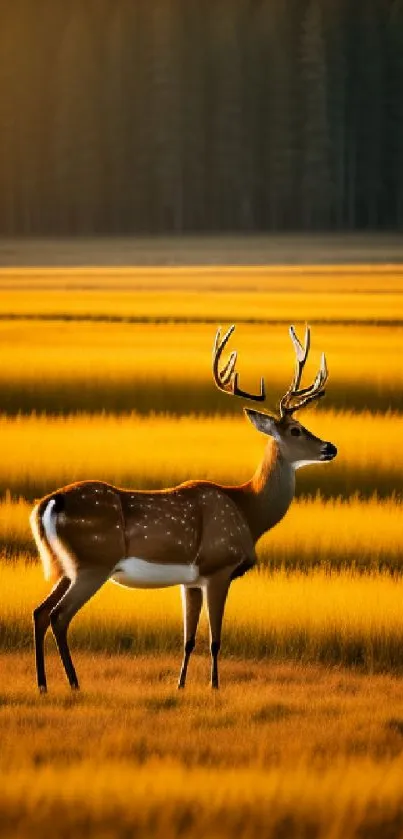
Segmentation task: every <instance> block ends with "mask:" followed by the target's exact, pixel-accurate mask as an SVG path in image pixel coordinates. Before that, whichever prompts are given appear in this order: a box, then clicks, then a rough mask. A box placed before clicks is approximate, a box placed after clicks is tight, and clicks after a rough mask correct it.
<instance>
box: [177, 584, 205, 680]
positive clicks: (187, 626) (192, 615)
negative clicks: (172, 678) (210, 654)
mask: <svg viewBox="0 0 403 839" xmlns="http://www.w3.org/2000/svg"><path fill="white" fill-rule="evenodd" d="M202 601H203V596H202V591H201V589H200V588H186V586H182V602H183V634H184V645H185V646H184V653H183V661H182V667H181V672H180V675H179V681H178V688H184V687H185V684H186V674H187V669H188V664H189V659H190V656H191V655H192V652H193V650H194V648H195V643H196V631H197V625H198V623H199V617H200V610H201V607H202Z"/></svg>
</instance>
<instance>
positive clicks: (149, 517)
mask: <svg viewBox="0 0 403 839" xmlns="http://www.w3.org/2000/svg"><path fill="white" fill-rule="evenodd" d="M234 329H235V325H234V324H233V325H232V326H231V327H230V328H229V329H228V331H227V332H226V333H225V334H224V335H223V336H221V327H220V328H219V329H218V330H217V334H216V337H215V341H214V345H213V364H212V373H213V379H214V382H215V384H216V386H217V387H218V388H219V389H220V390H221V391H223V392H224V393H226V394H229V395H230V396H237V397H241V398H243V399H248V400H249V401H253V402H263V401H264V400H265V398H266V391H265V383H264V379H263V378H261V382H260V393H257V394H253V393H248V392H246V391H244V390H242V389H241V388H240V386H239V374H238V372H237V371H236V369H235V368H236V362H237V352H236V351H235V350H233V351H232V352H231V353H230V355H229V358H228V360H227V361H225V363H223V361H222V355H223V351H224V350H225V347H226V346H227V344H228V341H229V339H230V337H231V335H232V333H233V332H234ZM289 332H290V336H291V339H292V343H293V346H294V350H295V355H296V364H295V371H294V375H293V378H292V382H291V385H290V387H289V388H288V390H287V391H286V393H285V394H284V396H282V398H281V399H280V402H279V410H278V412H277V414H270V413H268V412H263V411H257V410H255V409H252V408H250V407H244V411H245V414H246V416H247V418H248V419H249V420H250V421H251V423H252V425H254V426H255V428H256V429H257V430H258V431H260V432H261V433H262V434H264V435H265V436H266V437H267V438H268V439H267V440H266V446H265V450H264V453H263V458H262V460H261V462H260V463H259V465H258V467H257V469H256V471H255V473H254V474H253V476H252V478H251V479H250V480H248V481H246V483H243V484H240V485H234V486H227V485H225V484H220V483H214V482H212V481H206V480H189V481H186V482H185V483H181V484H179V485H178V486H175V487H172V488H168V489H161V490H153V491H147V490H138V489H120V488H118V487H116V486H113V485H111V484H109V483H106V482H103V481H99V480H85V481H78V482H76V483H72V484H70V485H68V486H65V487H63V488H61V489H58V490H56V491H55V492H53V493H51V494H50V495H46V496H45V497H44V498H42V499H41V500H40V501H39V502H37V503H36V505H35V506H34V508H33V511H32V513H31V516H30V524H31V528H32V532H33V535H34V539H35V542H36V545H37V548H38V551H39V555H40V558H41V561H42V566H43V571H44V576H45V578H46V579H47V580H50V581H53V583H54V586H53V588H52V590H51V592H50V594H49V595H48V596H47V597H46V598H45V600H44V601H43V602H42V603H40V604H39V605H38V606H37V607H36V609H35V610H34V612H33V624H34V644H35V663H36V676H37V685H38V689H39V691H40V692H41V693H45V692H46V690H47V681H46V673H45V658H44V639H45V634H46V632H47V630H48V628H49V627H51V629H52V632H53V635H54V638H55V641H56V645H57V649H58V652H59V655H60V658H61V661H62V664H63V667H64V670H65V673H66V676H67V679H68V681H69V684H70V687H71V688H72V690H77V689H78V688H79V683H78V679H77V674H76V671H75V668H74V664H73V661H72V658H71V654H70V650H69V645H68V639H67V631H68V628H69V625H70V622H71V620H72V618H73V617H74V616H75V615H76V614H77V612H78V611H79V610H80V609H81V608H82V606H84V604H85V603H86V602H87V601H88V600H89V599H90V598H91V597H92V596H93V595H94V594H95V593H96V592H97V591H98V590H99V589H100V588H101V586H103V585H104V583H106V582H107V581H109V580H111V581H113V582H115V583H117V584H119V585H122V586H126V587H129V588H130V587H132V588H164V587H167V586H176V585H180V586H181V591H182V604H183V633H184V649H183V658H182V663H181V668H180V674H179V681H178V688H184V687H185V683H186V677H187V670H188V665H189V660H190V656H191V654H192V652H193V650H194V647H195V642H196V632H197V627H198V622H199V617H200V612H201V608H202V603H203V600H204V601H205V605H206V610H207V616H208V622H209V636H210V655H211V686H212V687H213V688H215V689H217V688H218V686H219V676H218V655H219V652H220V647H221V631H222V623H223V615H224V607H225V603H226V600H227V595H228V591H229V588H230V585H231V583H232V581H233V580H235V579H237V578H239V577H242V576H243V575H244V574H245V573H246V572H248V571H250V570H251V569H252V568H254V567H255V565H256V563H257V554H256V547H255V546H256V543H257V542H258V540H259V539H260V537H261V536H262V535H263V534H264V533H266V532H267V531H268V530H270V529H271V528H272V527H274V526H275V525H276V524H277V523H278V522H279V521H280V520H281V519H282V518H283V517H284V516H285V514H286V512H287V510H288V508H289V506H290V504H291V502H292V500H293V497H294V494H295V473H296V470H297V469H299V468H301V467H303V466H307V465H309V464H316V463H321V462H326V461H330V460H333V458H334V457H335V456H336V454H337V449H336V447H335V446H334V445H333V444H332V443H330V442H326V441H324V440H321V439H319V438H318V437H315V436H314V435H313V434H312V433H311V432H310V431H308V430H307V429H306V428H305V427H304V426H303V425H301V423H300V422H298V420H297V419H296V418H295V414H296V412H297V411H299V410H300V409H301V408H303V407H305V406H306V405H308V404H309V403H312V402H314V401H315V400H318V399H320V398H321V397H323V396H324V394H325V384H326V381H327V378H328V370H327V365H326V359H325V356H324V354H322V357H321V362H320V367H319V371H318V373H317V375H316V378H315V380H314V381H313V383H312V384H311V385H310V386H308V387H300V385H301V377H302V373H303V369H304V365H305V363H306V359H307V357H308V352H309V348H310V329H309V327H308V326H307V327H306V331H305V340H304V344H301V342H300V340H299V339H298V337H297V335H296V332H295V329H294V327H293V326H291V327H290V329H289Z"/></svg>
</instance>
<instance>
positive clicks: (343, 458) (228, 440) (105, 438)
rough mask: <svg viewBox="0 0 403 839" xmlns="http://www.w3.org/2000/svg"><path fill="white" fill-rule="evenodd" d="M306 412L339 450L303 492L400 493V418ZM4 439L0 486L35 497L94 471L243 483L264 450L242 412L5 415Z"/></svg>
mask: <svg viewBox="0 0 403 839" xmlns="http://www.w3.org/2000/svg"><path fill="white" fill-rule="evenodd" d="M304 419H306V423H307V426H308V427H309V429H310V430H311V431H313V432H314V433H317V434H318V436H320V437H321V438H322V439H324V440H331V441H332V442H333V443H335V444H336V445H337V447H338V449H339V454H338V457H337V458H336V460H335V461H334V463H332V464H326V465H323V464H322V465H320V466H318V467H313V468H312V469H304V470H303V471H302V473H301V475H298V480H297V484H298V487H299V488H300V490H301V491H310V492H313V493H316V492H317V491H318V490H320V491H321V492H322V493H323V494H324V495H338V494H340V493H342V492H343V494H345V495H346V494H351V493H354V492H355V491H357V490H359V491H360V492H362V493H364V494H366V495H372V494H373V493H374V492H376V491H378V492H380V493H382V494H386V493H392V492H393V491H397V490H398V488H399V487H400V485H401V474H402V468H403V454H402V448H401V446H396V441H397V440H399V439H401V437H402V434H403V417H402V415H400V414H387V415H386V416H383V415H376V414H370V413H369V412H363V413H361V414H358V413H350V412H345V413H338V412H334V411H321V412H315V411H311V412H310V413H309V415H308V412H307V413H306V414H305V417H304V416H302V417H301V420H302V422H304ZM0 436H1V441H2V449H3V455H2V458H1V461H0V488H2V490H3V492H5V491H6V490H7V489H10V490H11V491H12V493H13V494H15V495H24V496H25V497H31V498H32V497H33V496H38V495H41V494H44V492H45V491H51V490H53V489H55V488H56V487H58V486H62V485H63V484H67V483H70V482H71V481H73V480H78V479H87V478H91V479H92V478H98V479H101V480H107V481H110V482H112V483H115V484H120V485H122V486H137V487H139V488H141V487H146V486H150V487H153V486H154V487H155V486H159V487H160V486H172V485H173V484H176V483H179V482H180V481H183V480H186V479H188V478H205V479H209V480H210V479H211V480H216V481H222V482H224V483H225V482H229V483H232V482H234V483H240V482H241V481H243V480H246V479H247V478H249V477H250V476H251V475H252V474H253V472H254V470H255V468H256V466H257V464H258V462H259V461H260V459H261V457H262V454H263V449H264V438H263V437H262V435H260V434H258V433H257V432H256V431H255V429H254V428H252V427H251V426H250V424H249V423H248V422H247V421H246V420H245V419H244V418H243V417H240V418H229V417H226V418H225V419H222V418H221V419H216V418H210V419H207V418H200V417H192V416H189V417H181V418H179V419H178V418H175V417H164V416H154V417H147V418H142V417H139V416H136V415H131V416H121V417H118V416H115V415H91V416H88V415H85V414H83V415H78V416H69V417H59V418H58V417H50V418H49V417H46V416H29V417H14V418H10V417H7V416H4V415H3V416H1V415H0Z"/></svg>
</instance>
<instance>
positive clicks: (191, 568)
mask: <svg viewBox="0 0 403 839" xmlns="http://www.w3.org/2000/svg"><path fill="white" fill-rule="evenodd" d="M110 579H111V580H112V582H114V583H118V584H119V585H121V586H129V587H130V588H166V587H167V586H179V585H191V584H192V583H195V582H196V581H197V580H198V579H199V569H198V568H197V566H196V565H166V564H163V563H157V562H147V560H145V559H139V558H138V557H137V556H129V557H128V558H127V559H122V560H121V561H120V562H118V564H117V565H116V566H115V568H114V569H113V572H112V575H111V578H110Z"/></svg>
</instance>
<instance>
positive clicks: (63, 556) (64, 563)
mask: <svg viewBox="0 0 403 839" xmlns="http://www.w3.org/2000/svg"><path fill="white" fill-rule="evenodd" d="M55 503H56V502H55V499H54V498H51V499H50V501H49V503H48V504H47V505H46V507H45V509H44V511H43V513H42V524H43V529H44V531H45V534H46V538H47V540H48V542H49V545H50V546H51V548H52V550H53V551H54V553H55V554H56V556H57V559H58V560H59V563H60V566H61V568H62V570H63V572H64V574H65V575H66V577H68V578H69V579H70V580H71V581H73V580H75V577H76V569H75V565H74V562H73V559H72V557H71V556H70V554H69V552H68V551H67V550H66V548H65V547H64V545H63V544H62V543H61V541H60V539H59V537H58V535H57V530H56V523H57V513H54V512H53V507H54V505H55ZM35 538H36V537H35ZM37 545H38V548H39V553H40V555H41V559H42V563H43V569H44V574H45V578H46V579H49V577H50V576H51V570H52V558H51V557H50V556H49V551H48V550H47V548H46V544H44V542H43V541H42V540H41V539H40V542H39V543H38V542H37Z"/></svg>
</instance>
